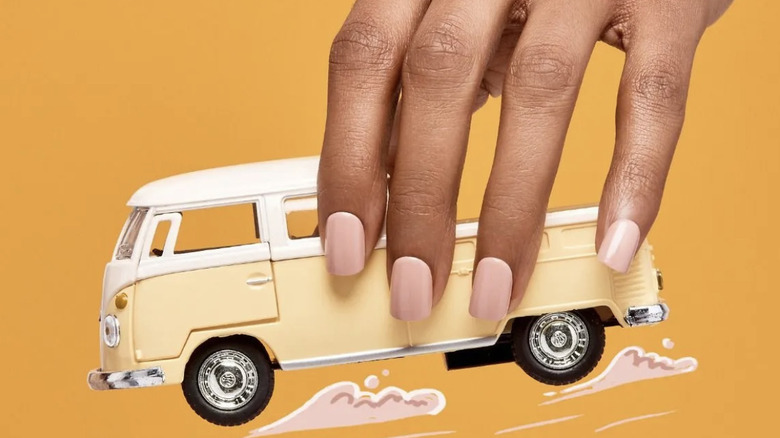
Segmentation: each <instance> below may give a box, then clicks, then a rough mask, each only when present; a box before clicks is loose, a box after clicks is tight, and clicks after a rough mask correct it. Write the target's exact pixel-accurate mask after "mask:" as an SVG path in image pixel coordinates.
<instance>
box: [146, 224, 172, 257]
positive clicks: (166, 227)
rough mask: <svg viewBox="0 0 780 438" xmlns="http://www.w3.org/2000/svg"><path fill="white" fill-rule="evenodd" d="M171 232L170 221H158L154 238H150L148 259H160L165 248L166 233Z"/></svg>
mask: <svg viewBox="0 0 780 438" xmlns="http://www.w3.org/2000/svg"><path fill="white" fill-rule="evenodd" d="M170 231H171V221H160V222H158V223H157V228H156V229H155V230H154V237H153V238H152V246H151V247H150V248H149V257H160V256H161V255H162V253H163V248H165V239H167V238H168V233H169V232H170Z"/></svg>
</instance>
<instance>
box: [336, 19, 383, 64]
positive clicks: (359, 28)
mask: <svg viewBox="0 0 780 438" xmlns="http://www.w3.org/2000/svg"><path fill="white" fill-rule="evenodd" d="M395 46H396V45H395V43H394V39H393V37H392V36H391V34H390V33H389V32H387V31H386V30H385V29H383V28H382V27H381V26H379V25H377V24H375V23H373V22H371V21H370V20H368V21H367V20H352V21H350V22H348V23H345V24H344V26H343V27H342V28H341V30H340V31H339V33H338V34H337V35H336V37H335V38H334V40H333V44H332V45H331V48H330V58H329V64H330V69H331V71H365V70H369V71H388V70H392V69H393V68H394V66H395V64H396V62H397V53H396V52H397V50H396V49H395Z"/></svg>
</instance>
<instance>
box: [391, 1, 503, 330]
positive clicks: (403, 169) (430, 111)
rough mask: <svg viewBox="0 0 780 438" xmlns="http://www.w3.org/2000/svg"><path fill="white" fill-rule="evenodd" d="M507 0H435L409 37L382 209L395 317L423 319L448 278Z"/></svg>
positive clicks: (392, 309) (392, 306) (392, 310)
mask: <svg viewBox="0 0 780 438" xmlns="http://www.w3.org/2000/svg"><path fill="white" fill-rule="evenodd" d="M511 2H512V0H500V1H490V2H474V1H471V0H434V1H433V2H432V3H431V6H430V8H429V10H428V12H427V14H426V16H425V18H424V19H423V21H422V22H421V24H420V28H419V29H418V31H417V33H416V34H415V36H414V38H413V40H412V42H411V44H410V47H409V51H408V53H407V57H406V61H405V64H404V69H403V74H402V88H403V98H402V100H401V104H402V108H401V113H400V115H401V119H400V128H399V134H398V135H399V137H398V139H399V141H398V146H397V153H396V155H395V163H394V170H393V174H392V177H391V180H390V197H389V201H388V202H389V203H388V210H387V239H388V241H387V245H388V246H387V253H388V271H389V272H390V289H391V312H392V314H393V316H394V317H396V318H398V319H402V320H419V319H423V318H426V317H427V316H428V315H429V314H430V312H431V307H432V305H433V303H435V302H436V301H437V300H438V299H439V297H440V296H441V294H442V292H443V290H444V287H445V285H446V283H447V279H448V277H449V273H450V269H451V266H452V257H453V246H454V238H455V235H454V234H455V233H454V232H455V213H456V211H455V203H456V199H457V196H458V185H459V181H460V176H461V170H462V166H463V160H464V157H465V150H466V143H467V141H468V132H469V125H470V120H471V112H472V109H473V107H474V105H475V102H476V101H477V97H478V95H479V90H480V83H481V81H482V77H483V75H484V72H485V68H486V65H487V62H488V60H489V59H490V56H491V54H492V50H493V47H495V46H496V44H497V43H498V40H499V38H500V36H501V32H502V31H503V28H504V25H505V23H506V16H507V13H508V8H509V6H510V4H511Z"/></svg>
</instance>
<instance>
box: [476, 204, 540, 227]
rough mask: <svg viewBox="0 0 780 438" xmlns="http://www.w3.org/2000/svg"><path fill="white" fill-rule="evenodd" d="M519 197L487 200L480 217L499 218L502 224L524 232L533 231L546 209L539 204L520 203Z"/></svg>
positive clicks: (498, 220)
mask: <svg viewBox="0 0 780 438" xmlns="http://www.w3.org/2000/svg"><path fill="white" fill-rule="evenodd" d="M517 201H518V199H517V196H511V195H493V196H491V197H489V198H487V197H486V198H485V200H484V202H483V204H482V213H481V214H480V216H485V215H487V216H491V217H494V218H497V222H500V223H502V224H513V225H512V226H513V227H515V228H519V229H520V230H521V231H522V230H529V229H532V228H533V227H534V226H535V225H536V224H537V223H539V222H540V220H541V218H542V217H543V216H544V214H543V213H544V208H542V207H541V206H539V205H537V203H534V202H531V203H518V202H517Z"/></svg>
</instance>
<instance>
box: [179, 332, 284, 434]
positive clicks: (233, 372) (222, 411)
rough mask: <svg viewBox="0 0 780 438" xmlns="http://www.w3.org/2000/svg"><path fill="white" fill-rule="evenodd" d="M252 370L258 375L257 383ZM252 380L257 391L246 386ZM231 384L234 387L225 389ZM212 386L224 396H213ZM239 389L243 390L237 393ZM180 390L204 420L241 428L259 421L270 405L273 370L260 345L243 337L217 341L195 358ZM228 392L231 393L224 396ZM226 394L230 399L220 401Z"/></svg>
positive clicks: (203, 349) (194, 354) (213, 340)
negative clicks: (235, 394) (259, 416)
mask: <svg viewBox="0 0 780 438" xmlns="http://www.w3.org/2000/svg"><path fill="white" fill-rule="evenodd" d="M250 363H251V365H250ZM252 367H254V370H255V371H256V373H255V376H254V379H253V377H252ZM201 369H203V374H201ZM217 375H219V377H217ZM231 376H232V377H231ZM209 377H214V379H213V381H209ZM252 380H254V383H255V389H254V391H252V390H251V389H250V388H248V387H247V385H246V383H251V382H252ZM231 382H232V386H222V384H223V383H224V384H225V385H230V384H231ZM209 383H211V384H216V385H218V386H217V387H216V390H217V391H223V392H222V393H221V394H220V393H219V392H214V391H213V390H211V389H210V388H211V386H210V385H209ZM201 384H203V387H202V386H201ZM236 385H240V386H239V387H238V388H237V390H235V391H234V390H233V389H234V388H236ZM181 387H182V391H183V392H184V398H186V399H187V403H189V405H190V407H191V408H192V410H194V411H195V413H197V414H198V415H200V416H201V417H202V418H203V419H204V420H206V421H208V422H210V423H213V424H216V425H219V426H238V425H240V424H244V423H246V422H248V421H250V420H252V419H253V418H255V417H257V416H258V415H259V414H260V413H261V412H263V409H265V407H266V406H267V405H268V401H269V400H270V399H271V394H272V393H273V391H274V370H273V368H272V366H271V361H270V360H269V359H268V354H267V353H266V352H265V349H263V348H262V346H261V345H260V344H259V342H256V341H254V340H251V339H248V338H242V337H233V338H223V339H219V338H217V339H212V340H210V341H208V342H206V343H204V344H203V345H201V346H200V347H199V348H198V349H197V350H196V351H195V352H194V353H193V354H192V357H190V360H189V362H187V367H186V368H185V370H184V381H183V382H182V384H181ZM225 388H227V390H228V391H231V392H230V393H228V392H224V389H225ZM209 393H210V394H212V395H211V396H209V395H208V394H209ZM234 393H238V394H239V395H247V393H251V394H250V395H249V396H248V397H246V398H243V397H240V396H233V394H234ZM223 394H229V395H228V396H227V397H226V398H222V399H220V395H223ZM210 400H211V401H210ZM220 403H221V405H220ZM226 405H231V406H226Z"/></svg>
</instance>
